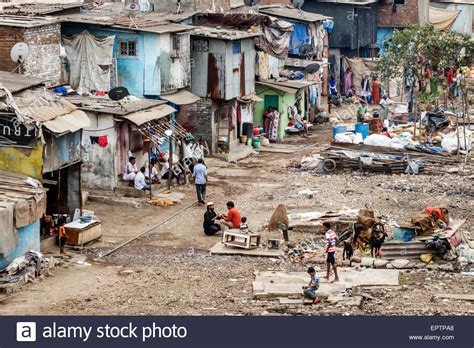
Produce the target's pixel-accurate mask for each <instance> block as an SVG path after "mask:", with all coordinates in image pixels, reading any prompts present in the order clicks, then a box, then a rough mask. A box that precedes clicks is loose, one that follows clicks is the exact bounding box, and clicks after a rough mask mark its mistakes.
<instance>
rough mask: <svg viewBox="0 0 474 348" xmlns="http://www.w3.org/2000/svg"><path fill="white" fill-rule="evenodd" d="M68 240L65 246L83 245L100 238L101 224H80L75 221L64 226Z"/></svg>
mask: <svg viewBox="0 0 474 348" xmlns="http://www.w3.org/2000/svg"><path fill="white" fill-rule="evenodd" d="M64 228H65V230H66V234H67V236H68V239H66V244H70V245H81V246H82V245H84V244H86V243H89V242H91V241H93V240H95V239H98V238H100V237H101V236H102V223H101V222H100V221H97V220H92V221H91V222H86V223H82V222H81V221H80V220H76V221H73V222H70V223H68V224H65V225H64Z"/></svg>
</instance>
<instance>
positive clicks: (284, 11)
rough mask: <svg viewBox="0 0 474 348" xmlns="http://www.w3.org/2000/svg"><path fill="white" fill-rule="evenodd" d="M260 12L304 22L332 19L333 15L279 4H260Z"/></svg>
mask: <svg viewBox="0 0 474 348" xmlns="http://www.w3.org/2000/svg"><path fill="white" fill-rule="evenodd" d="M259 12H260V13H263V14H266V15H269V16H274V17H282V18H288V19H294V20H298V21H302V22H310V23H314V22H322V21H325V20H326V19H332V17H328V16H324V15H322V14H319V13H313V12H306V11H301V10H298V9H296V8H289V7H286V6H279V5H274V6H271V5H269V6H260V10H259Z"/></svg>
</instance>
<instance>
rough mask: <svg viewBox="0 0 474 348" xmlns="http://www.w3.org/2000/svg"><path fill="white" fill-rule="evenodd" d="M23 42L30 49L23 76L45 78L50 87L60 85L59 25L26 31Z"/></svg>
mask: <svg viewBox="0 0 474 348" xmlns="http://www.w3.org/2000/svg"><path fill="white" fill-rule="evenodd" d="M24 41H25V42H26V43H27V44H28V47H29V49H30V55H29V56H28V59H27V60H26V61H25V63H24V65H23V68H24V73H25V75H33V76H38V77H43V78H46V79H48V80H50V81H51V84H52V85H54V84H58V83H60V82H61V59H60V57H59V54H60V45H61V27H60V24H49V25H44V26H41V27H36V28H29V29H26V30H25V34H24Z"/></svg>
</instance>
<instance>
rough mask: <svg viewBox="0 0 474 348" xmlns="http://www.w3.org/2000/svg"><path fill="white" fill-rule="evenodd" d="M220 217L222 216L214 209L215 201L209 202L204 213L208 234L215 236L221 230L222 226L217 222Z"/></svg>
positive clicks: (205, 230)
mask: <svg viewBox="0 0 474 348" xmlns="http://www.w3.org/2000/svg"><path fill="white" fill-rule="evenodd" d="M220 219H221V218H220V216H217V214H216V212H215V211H214V203H212V202H209V203H207V209H206V212H205V213H204V222H203V224H202V227H204V233H205V234H206V236H213V235H215V234H216V233H217V232H219V231H220V230H221V226H220V225H219V224H218V223H216V220H220Z"/></svg>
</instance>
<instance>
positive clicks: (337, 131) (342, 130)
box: [332, 126, 347, 139]
mask: <svg viewBox="0 0 474 348" xmlns="http://www.w3.org/2000/svg"><path fill="white" fill-rule="evenodd" d="M345 132H347V127H346V126H334V127H332V138H333V139H334V138H336V134H340V133H345Z"/></svg>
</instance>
